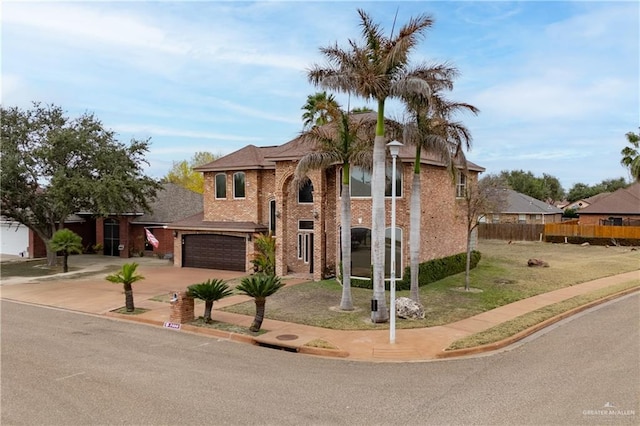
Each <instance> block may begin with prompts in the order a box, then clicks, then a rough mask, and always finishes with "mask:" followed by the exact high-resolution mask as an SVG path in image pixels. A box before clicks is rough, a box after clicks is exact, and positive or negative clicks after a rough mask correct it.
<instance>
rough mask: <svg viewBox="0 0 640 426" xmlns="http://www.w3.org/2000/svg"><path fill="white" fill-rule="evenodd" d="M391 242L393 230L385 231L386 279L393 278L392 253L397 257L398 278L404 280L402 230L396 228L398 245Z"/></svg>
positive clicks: (396, 274) (387, 229)
mask: <svg viewBox="0 0 640 426" xmlns="http://www.w3.org/2000/svg"><path fill="white" fill-rule="evenodd" d="M393 246H394V244H393V242H392V241H391V228H386V229H385V230H384V247H385V249H384V277H385V278H391V253H393V252H394V251H395V256H396V271H395V272H396V273H395V277H396V278H402V272H403V270H402V229H400V228H396V243H395V250H394V247H393Z"/></svg>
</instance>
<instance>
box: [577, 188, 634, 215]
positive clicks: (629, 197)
mask: <svg viewBox="0 0 640 426" xmlns="http://www.w3.org/2000/svg"><path fill="white" fill-rule="evenodd" d="M583 213H587V214H589V213H592V214H640V182H637V183H634V184H633V185H631V186H629V187H627V188H622V189H618V190H617V191H615V192H612V193H610V194H608V195H606V196H604V197H600V198H598V199H597V200H596V201H595V202H593V204H590V205H589V206H587V207H585V208H583V209H582V210H580V214H583Z"/></svg>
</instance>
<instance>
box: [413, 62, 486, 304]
mask: <svg viewBox="0 0 640 426" xmlns="http://www.w3.org/2000/svg"><path fill="white" fill-rule="evenodd" d="M449 74H450V75H452V76H453V75H455V70H453V69H451V71H450V72H449ZM434 83H435V84H434V85H433V87H432V92H431V94H430V95H429V96H422V95H420V94H407V95H405V96H403V101H404V103H405V106H406V108H407V110H408V112H409V114H410V116H411V117H412V119H413V123H412V124H411V125H409V126H408V127H407V132H406V133H405V139H408V142H410V143H412V144H413V145H415V159H414V167H413V179H412V182H411V206H410V210H409V224H410V228H409V229H410V234H409V256H410V266H411V291H410V297H411V299H413V300H414V301H416V302H418V303H420V292H419V278H418V273H419V269H420V242H421V236H422V232H421V223H422V218H421V212H422V206H421V200H422V197H421V196H420V195H421V191H422V188H421V180H420V170H421V169H420V164H421V158H422V152H423V151H424V152H426V153H430V154H432V155H435V156H436V157H439V158H440V160H441V161H443V162H444V163H445V164H446V165H447V166H448V168H449V169H450V171H452V172H453V171H454V168H453V166H454V164H453V161H454V154H455V155H457V156H458V157H460V156H461V154H460V152H461V146H463V145H464V146H465V147H466V148H467V149H469V148H470V146H471V134H470V133H469V131H468V130H467V128H466V127H465V126H463V125H462V124H461V123H457V122H452V121H449V118H450V117H451V116H452V115H453V114H454V113H455V112H457V111H460V110H466V111H470V112H472V113H473V114H477V113H478V109H477V108H476V107H474V106H473V105H470V104H466V103H457V102H451V101H449V100H447V99H445V98H444V97H442V96H441V93H440V92H441V90H442V89H443V88H446V89H448V88H449V87H450V81H435V82H434ZM454 176H455V175H454Z"/></svg>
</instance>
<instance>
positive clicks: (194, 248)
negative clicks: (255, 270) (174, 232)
mask: <svg viewBox="0 0 640 426" xmlns="http://www.w3.org/2000/svg"><path fill="white" fill-rule="evenodd" d="M246 257H247V256H246V245H245V239H244V238H243V237H233V236H229V235H214V234H196V235H185V236H184V241H183V256H182V259H183V260H182V266H185V267H190V268H207V269H223V270H229V271H245V269H246Z"/></svg>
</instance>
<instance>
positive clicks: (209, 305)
mask: <svg viewBox="0 0 640 426" xmlns="http://www.w3.org/2000/svg"><path fill="white" fill-rule="evenodd" d="M212 309H213V300H205V301H204V322H206V323H207V324H209V323H210V322H211V310H212Z"/></svg>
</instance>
